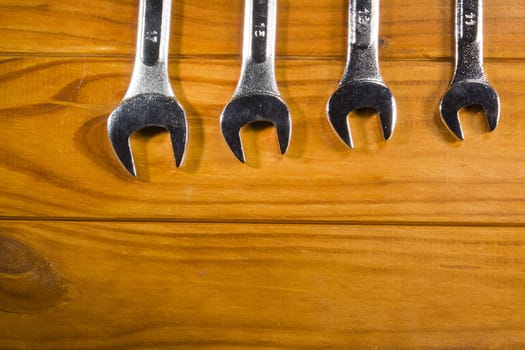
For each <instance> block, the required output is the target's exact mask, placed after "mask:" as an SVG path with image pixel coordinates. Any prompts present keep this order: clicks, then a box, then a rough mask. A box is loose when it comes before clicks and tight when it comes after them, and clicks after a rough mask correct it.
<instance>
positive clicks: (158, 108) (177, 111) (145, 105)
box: [107, 93, 188, 176]
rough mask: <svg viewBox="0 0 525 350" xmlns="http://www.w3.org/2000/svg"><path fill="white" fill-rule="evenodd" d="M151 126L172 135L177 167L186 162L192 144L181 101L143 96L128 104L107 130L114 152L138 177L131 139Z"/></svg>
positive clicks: (116, 112)
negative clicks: (188, 144) (189, 142)
mask: <svg viewBox="0 0 525 350" xmlns="http://www.w3.org/2000/svg"><path fill="white" fill-rule="evenodd" d="M150 126H157V127H161V128H163V129H166V130H167V131H168V132H169V133H170V138H171V143H172V147H173V154H174V157H175V164H176V166H177V167H180V166H181V165H182V163H183V160H184V154H185V149H186V143H187V141H188V132H187V130H188V125H187V121H186V115H185V113H184V110H183V109H182V107H181V106H180V105H179V104H178V103H177V101H176V100H175V99H174V98H172V97H169V96H165V95H162V94H155V93H151V94H141V95H137V96H134V97H131V98H129V99H126V100H124V101H123V102H122V103H121V104H120V105H119V106H118V107H117V108H116V109H115V110H114V111H113V112H112V113H111V115H110V116H109V118H108V123H107V129H108V135H109V140H110V142H111V145H112V147H113V151H114V152H115V154H116V155H117V157H118V159H119V160H120V162H121V163H122V165H123V166H124V167H125V168H126V169H127V170H128V172H129V173H130V174H131V175H133V176H137V171H136V168H135V163H134V161H133V154H132V150H131V143H130V138H131V135H133V133H135V132H137V131H139V130H141V129H144V128H146V127H150Z"/></svg>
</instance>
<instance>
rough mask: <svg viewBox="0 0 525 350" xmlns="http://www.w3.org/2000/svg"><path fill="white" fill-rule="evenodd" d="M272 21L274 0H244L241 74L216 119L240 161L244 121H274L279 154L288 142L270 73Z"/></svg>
mask: <svg viewBox="0 0 525 350" xmlns="http://www.w3.org/2000/svg"><path fill="white" fill-rule="evenodd" d="M276 21H277V0H246V1H245V13H244V42H243V62H242V70H241V77H240V79H239V83H238V85H237V89H236V90H235V93H234V95H233V97H232V100H231V101H230V102H229V103H228V105H226V107H225V108H224V110H223V112H222V114H221V118H220V123H221V130H222V134H223V136H224V139H225V140H226V143H227V144H228V146H229V147H230V149H231V150H232V152H233V154H235V156H236V157H237V158H238V159H239V160H240V161H241V162H246V158H245V154H244V149H243V146H242V142H241V136H240V131H241V128H242V127H243V126H245V125H247V124H250V123H253V122H257V121H268V122H270V123H272V124H274V125H275V128H276V129H277V136H278V139H279V148H280V151H281V154H284V153H285V152H286V150H287V149H288V145H289V143H290V136H291V132H292V126H291V117H290V112H289V111H288V107H287V106H286V104H285V103H284V101H283V100H282V99H281V97H280V93H279V89H278V88H277V82H276V80H275V73H274V72H275V63H274V61H275V32H276V25H277V23H276Z"/></svg>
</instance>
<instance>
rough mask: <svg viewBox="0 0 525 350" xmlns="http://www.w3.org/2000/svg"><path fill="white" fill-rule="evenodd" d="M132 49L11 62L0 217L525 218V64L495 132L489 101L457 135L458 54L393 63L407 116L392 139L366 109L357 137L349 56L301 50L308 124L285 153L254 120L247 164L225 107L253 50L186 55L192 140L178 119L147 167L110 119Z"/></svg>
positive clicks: (301, 101)
mask: <svg viewBox="0 0 525 350" xmlns="http://www.w3.org/2000/svg"><path fill="white" fill-rule="evenodd" d="M131 64H132V63H131V62H130V61H128V60H123V61H120V60H105V59H48V58H25V59H24V58H12V59H7V58H6V59H5V60H4V61H3V62H2V64H1V65H0V69H1V71H0V72H1V73H0V95H3V96H7V95H8V96H10V98H9V99H5V100H3V102H2V109H1V110H0V115H1V116H2V121H3V132H2V133H1V134H0V178H1V179H2V181H1V182H0V193H1V194H0V196H1V197H0V198H2V200H1V201H0V216H1V217H4V218H13V217H33V218H34V217H62V218H95V219H97V218H98V219H111V218H124V219H137V218H142V219H169V220H188V219H189V220H196V219H199V220H200V219H202V220H213V221H217V220H220V221H223V220H248V221H258V220H265V221H267V220H270V221H275V220H287V221H332V222H358V221H359V222H383V221H387V222H398V223H403V222H441V223H480V222H481V223H487V224H513V223H518V224H523V223H525V206H524V205H523V203H524V201H525V187H524V186H523V183H524V182H525V169H524V167H523V164H524V162H525V158H524V157H525V139H524V138H523V137H522V135H521V129H522V128H521V127H520V126H519V125H520V124H519V123H520V122H521V119H522V116H523V114H524V113H525V106H524V105H523V103H522V101H523V100H524V98H525V90H524V89H523V84H522V82H523V81H524V80H525V73H524V72H525V65H524V64H523V63H519V62H514V63H505V62H492V63H490V64H488V65H487V70H488V73H489V76H490V78H491V81H492V82H493V84H494V86H495V87H496V88H497V89H498V90H499V92H500V95H501V98H502V121H501V125H500V126H499V127H498V129H497V130H496V131H495V132H494V133H488V132H487V131H486V127H485V125H484V121H483V118H482V113H481V112H480V111H479V110H476V109H474V110H470V111H466V112H465V114H463V116H462V121H463V125H464V128H465V129H466V137H467V139H466V141H464V142H462V143H460V142H456V141H454V139H453V138H452V137H451V136H450V134H449V132H448V131H447V130H446V129H445V127H444V126H443V125H442V124H441V122H440V121H439V118H438V116H437V105H438V103H439V99H440V95H441V94H442V93H443V92H444V91H445V90H446V88H447V85H448V80H449V78H450V75H451V73H452V67H451V66H450V65H449V64H446V63H442V62H420V61H393V62H385V64H384V67H383V70H384V76H385V79H386V81H387V82H388V84H389V85H390V86H391V88H392V90H393V92H394V94H395V96H396V98H397V102H398V110H399V118H398V119H399V121H398V126H397V130H396V133H395V135H394V137H393V139H392V140H390V141H388V142H384V141H383V140H382V138H381V136H380V128H379V126H378V121H377V118H375V117H374V118H372V117H363V116H361V117H359V116H354V117H352V118H351V125H352V130H353V134H354V136H355V142H356V148H355V149H354V150H349V149H347V148H346V147H345V146H344V145H343V144H342V143H341V142H340V141H339V140H338V139H337V137H336V136H335V134H334V133H333V131H332V130H331V128H330V126H329V124H328V122H327V121H326V117H325V112H324V110H325V103H326V100H327V98H328V96H329V95H330V94H331V93H332V92H333V91H334V89H335V87H336V85H337V81H338V79H339V76H340V74H341V70H342V65H343V62H342V61H338V62H332V61H326V60H287V61H284V62H281V63H280V64H279V65H278V67H277V71H278V79H279V81H280V83H281V88H282V92H283V96H284V98H285V100H286V101H288V103H289V105H290V108H291V111H292V115H293V123H294V132H293V139H292V144H291V146H290V150H289V153H288V154H287V155H285V156H284V157H281V156H280V155H279V154H278V150H277V144H276V141H275V139H276V137H275V134H274V130H273V128H255V127H252V128H248V129H247V130H246V131H244V132H243V139H244V143H245V146H246V151H247V158H248V163H247V164H241V163H240V162H238V161H237V160H236V159H235V157H234V156H233V154H232V153H231V152H230V151H229V149H228V148H227V146H226V144H225V142H224V140H223V138H222V135H221V132H220V128H219V122H218V118H219V115H220V112H221V110H222V108H223V106H224V105H225V104H226V103H227V101H228V100H229V98H230V96H231V93H232V91H233V90H234V88H235V84H236V79H237V75H238V64H239V62H238V61H235V60H214V61H212V62H210V61H207V60H196V59H190V60H181V61H179V62H176V63H173V64H172V66H171V73H172V74H173V83H174V87H175V90H176V94H177V95H178V97H179V98H180V100H181V103H182V104H183V105H184V106H185V108H186V110H187V112H188V116H189V124H190V143H189V145H188V154H187V160H186V163H185V165H184V166H183V167H182V168H179V169H177V168H175V166H174V161H173V155H172V151H171V149H170V144H169V141H168V135H167V134H166V133H162V132H161V133H154V132H153V133H142V134H140V135H139V136H137V137H135V138H134V141H133V142H134V143H133V145H134V150H135V152H136V159H137V163H138V168H139V179H135V178H133V177H131V176H128V175H127V173H126V172H125V171H124V170H123V168H122V167H121V166H120V164H119V163H118V162H117V160H116V158H115V157H114V155H113V153H112V150H111V147H110V145H109V142H108V140H107V134H106V129H105V128H106V126H105V123H106V119H107V116H108V114H109V113H110V111H111V110H112V109H113V108H114V107H115V106H116V105H117V104H118V102H119V100H120V98H121V96H122V95H123V93H124V91H125V89H126V86H127V83H128V79H129V71H130V69H131Z"/></svg>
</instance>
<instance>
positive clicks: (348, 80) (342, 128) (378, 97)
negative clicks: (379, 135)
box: [326, 0, 396, 148]
mask: <svg viewBox="0 0 525 350" xmlns="http://www.w3.org/2000/svg"><path fill="white" fill-rule="evenodd" d="M349 1H350V4H349V5H350V6H349V15H348V54H347V62H346V69H345V72H344V74H343V78H342V79H341V81H340V83H339V88H338V89H337V90H336V92H335V93H334V94H333V95H332V96H331V98H330V100H329V101H328V104H327V107H326V109H327V116H328V121H329V122H330V125H331V126H332V128H333V129H334V131H335V132H336V133H337V135H338V136H339V137H340V138H341V140H342V141H343V142H344V143H345V144H346V145H347V146H348V147H350V148H352V147H353V140H352V135H351V133H350V124H349V120H348V119H349V118H348V114H349V113H350V112H352V111H354V110H356V109H360V108H373V109H375V110H376V111H377V112H378V113H379V118H380V120H381V127H382V130H383V137H384V139H385V140H388V139H389V138H390V137H391V136H392V133H393V132H394V128H395V124H396V101H395V99H394V96H393V95H392V93H391V92H390V89H389V88H388V87H387V86H386V84H385V82H384V81H383V78H382V76H381V73H380V70H379V58H378V34H379V0H349Z"/></svg>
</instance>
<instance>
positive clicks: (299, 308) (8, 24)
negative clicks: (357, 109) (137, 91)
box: [0, 0, 525, 350]
mask: <svg viewBox="0 0 525 350" xmlns="http://www.w3.org/2000/svg"><path fill="white" fill-rule="evenodd" d="M346 6H347V4H346V1H342V0H281V1H280V2H279V24H278V26H279V27H278V45H277V54H278V57H277V68H276V69H277V79H278V83H279V86H280V89H281V92H282V95H283V97H284V99H285V100H286V101H287V103H288V104H289V106H290V109H291V112H292V117H293V127H294V130H293V135H292V143H291V147H290V150H289V152H288V153H287V154H286V155H285V156H280V155H279V154H278V149H277V142H276V137H275V132H274V129H272V128H267V127H266V128H260V127H252V128H248V129H247V130H245V131H244V132H243V139H244V143H245V146H246V151H247V157H248V163H247V164H241V163H239V162H238V161H237V160H236V159H235V157H234V156H233V154H232V153H230V151H229V149H228V148H227V146H226V144H225V142H224V141H223V138H222V135H221V134H220V129H219V115H220V112H221V110H222V108H223V107H224V105H225V104H226V103H227V102H228V100H229V99H230V97H231V95H232V93H233V90H234V89H235V85H236V81H237V78H238V75H239V69H240V54H239V53H240V50H241V45H242V38H241V32H242V20H243V19H242V15H243V2H242V1H231V0H210V1H186V0H185V1H181V0H179V1H174V4H173V10H172V12H173V16H172V30H171V43H170V45H171V46H170V76H171V79H172V84H173V87H174V90H175V93H176V95H177V97H178V99H179V100H180V101H181V103H182V105H183V106H184V108H185V109H186V112H187V114H188V117H189V124H190V135H189V136H190V143H189V145H188V154H187V159H186V160H187V161H186V163H185V165H184V166H183V167H182V168H179V169H177V168H175V166H174V161H173V156H172V152H171V150H170V144H169V140H168V135H167V134H166V133H163V132H158V131H152V130H149V131H146V132H143V133H140V134H138V135H137V136H136V137H135V138H134V140H133V146H134V150H135V152H136V159H137V162H138V171H139V178H137V179H135V178H132V177H130V176H128V175H127V174H126V172H125V171H124V170H123V168H122V167H121V166H120V165H119V163H118V162H117V160H116V159H115V157H114V156H113V154H112V150H111V148H110V145H109V142H108V139H107V135H106V132H105V123H106V119H107V116H108V114H109V113H110V112H111V110H112V109H113V108H114V107H115V106H116V105H117V104H118V103H119V101H120V99H121V98H122V96H123V94H124V92H125V90H126V87H127V84H128V82H129V78H130V74H131V70H132V64H133V56H134V46H135V30H136V16H137V1H135V0H120V1H111V0H77V1H69V2H68V1H51V0H20V1H15V2H13V1H8V0H0V38H1V40H0V122H1V123H2V124H3V127H2V132H1V133H0V180H1V181H0V349H9V350H12V349H39V350H45V349H64V350H66V349H67V350H71V349H261V350H262V349H311V350H313V349H385V350H387V349H389V350H394V349H436V350H437V349H524V348H525V205H524V203H525V186H524V184H525V169H524V167H523V164H524V161H525V137H524V136H523V125H524V124H523V115H524V114H525V103H524V101H525V30H524V28H525V3H524V2H523V1H522V0H507V1H496V0H487V1H485V37H486V38H485V56H486V62H485V67H486V71H487V73H488V76H489V80H490V81H491V83H492V84H493V86H494V87H495V88H496V89H497V90H498V92H499V94H500V96H501V101H502V115H501V124H500V126H499V127H498V129H497V130H496V131H495V132H494V133H487V132H486V126H485V122H484V119H483V118H482V112H481V110H480V109H479V108H468V109H466V110H465V111H463V112H462V114H461V116H462V124H463V126H464V129H465V133H466V141H464V142H457V141H455V140H454V139H453V138H452V137H451V136H450V134H449V133H448V131H447V130H446V128H445V127H444V126H443V125H442V124H441V122H440V120H439V118H438V110H437V106H438V104H439V100H440V98H441V96H442V94H443V93H444V92H445V91H446V89H447V86H448V83H449V80H450V78H451V76H452V73H453V57H452V52H453V48H454V44H453V17H454V6H453V1H438V0H434V1H431V0H424V1H421V0H419V1H416V0H383V1H382V8H381V28H380V40H381V48H380V50H381V52H380V56H381V57H380V58H381V68H382V73H383V76H384V79H385V81H386V82H387V84H388V85H389V86H390V88H391V89H392V91H393V93H394V95H395V96H396V99H397V103H398V125H397V129H396V131H395V134H394V137H393V139H392V140H391V141H389V142H384V141H383V140H382V139H381V134H380V129H379V126H378V119H377V118H376V117H373V116H355V117H353V118H351V125H352V131H353V134H354V137H355V143H356V148H355V149H354V150H349V149H347V148H346V147H345V146H344V145H343V144H342V143H341V142H340V141H339V140H338V139H337V137H336V136H335V134H334V133H333V132H332V130H331V129H330V127H329V125H328V123H327V121H326V117H325V114H324V109H325V104H326V101H327V99H328V97H329V96H330V94H331V93H332V92H333V91H334V90H335V88H336V86H337V82H338V80H339V78H340V76H341V74H342V70H343V67H344V62H345V54H346V46H345V45H346Z"/></svg>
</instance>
